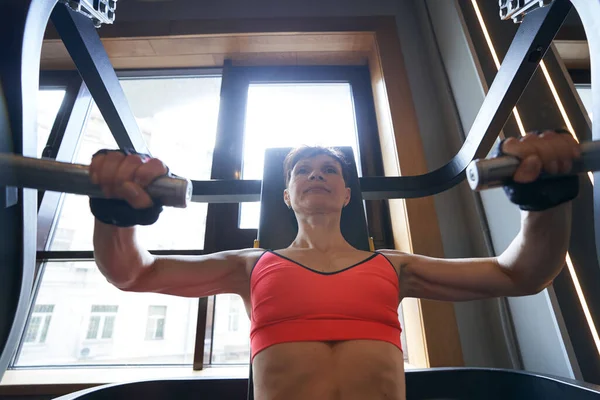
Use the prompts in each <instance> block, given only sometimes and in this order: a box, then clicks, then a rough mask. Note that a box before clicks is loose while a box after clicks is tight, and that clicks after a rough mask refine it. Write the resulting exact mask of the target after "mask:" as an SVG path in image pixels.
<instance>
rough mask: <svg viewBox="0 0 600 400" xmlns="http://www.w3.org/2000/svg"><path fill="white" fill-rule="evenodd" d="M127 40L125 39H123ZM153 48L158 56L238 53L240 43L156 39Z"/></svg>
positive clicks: (230, 38)
mask: <svg viewBox="0 0 600 400" xmlns="http://www.w3.org/2000/svg"><path fill="white" fill-rule="evenodd" d="M122 40H125V39H122ZM151 43H152V47H153V48H154V50H155V51H156V54H158V55H169V56H170V55H183V54H215V53H238V52H239V51H240V50H239V43H238V41H237V38H235V37H233V36H225V37H188V38H160V39H159V38H154V39H151Z"/></svg>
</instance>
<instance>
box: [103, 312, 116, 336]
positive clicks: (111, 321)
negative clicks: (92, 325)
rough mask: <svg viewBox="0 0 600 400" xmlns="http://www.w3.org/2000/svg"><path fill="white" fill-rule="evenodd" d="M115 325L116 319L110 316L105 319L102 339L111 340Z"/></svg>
mask: <svg viewBox="0 0 600 400" xmlns="http://www.w3.org/2000/svg"><path fill="white" fill-rule="evenodd" d="M114 325H115V317H114V316H110V317H106V318H105V319H104V327H103V328H102V339H110V338H112V335H113V327H114Z"/></svg>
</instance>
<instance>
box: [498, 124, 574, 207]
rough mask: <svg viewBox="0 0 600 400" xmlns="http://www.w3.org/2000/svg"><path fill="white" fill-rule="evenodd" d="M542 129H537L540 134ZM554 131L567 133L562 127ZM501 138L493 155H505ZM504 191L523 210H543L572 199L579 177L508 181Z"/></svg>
mask: <svg viewBox="0 0 600 400" xmlns="http://www.w3.org/2000/svg"><path fill="white" fill-rule="evenodd" d="M542 132H543V131H537V132H535V133H536V134H541V133H542ZM554 132H556V133H560V134H569V135H570V132H568V131H566V130H564V129H555V130H554ZM505 140H506V139H504V140H502V141H501V142H500V143H499V144H498V147H497V148H496V150H495V151H494V156H495V157H501V156H506V155H507V154H505V153H504V152H503V151H502V145H503V144H504V141H505ZM503 188H504V192H505V193H506V195H507V196H508V198H509V200H510V201H511V202H512V203H514V204H516V205H518V206H519V208H520V209H521V210H524V211H544V210H547V209H550V208H553V207H556V206H558V205H560V204H563V203H566V202H568V201H571V200H573V199H574V198H576V197H577V195H578V194H579V177H577V176H576V175H573V176H560V177H546V178H544V179H538V180H536V181H533V182H530V183H517V182H514V181H510V182H507V183H505V184H504V186H503Z"/></svg>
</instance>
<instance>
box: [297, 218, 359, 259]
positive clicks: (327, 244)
mask: <svg viewBox="0 0 600 400" xmlns="http://www.w3.org/2000/svg"><path fill="white" fill-rule="evenodd" d="M297 218H298V235H297V236H296V239H295V240H294V242H293V243H292V244H291V246H290V247H292V248H305V249H317V250H320V251H323V252H326V251H330V250H339V249H348V248H351V247H352V246H350V244H349V243H348V242H347V241H346V239H344V236H343V235H342V232H341V230H340V215H339V214H315V215H309V216H302V217H301V216H297Z"/></svg>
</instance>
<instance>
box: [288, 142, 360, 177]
mask: <svg viewBox="0 0 600 400" xmlns="http://www.w3.org/2000/svg"><path fill="white" fill-rule="evenodd" d="M321 154H324V155H326V156H329V157H331V158H333V159H334V160H335V161H337V162H339V163H340V166H341V167H342V177H343V178H344V182H345V183H346V186H347V185H348V177H349V174H348V162H347V161H346V158H345V157H344V154H342V152H341V151H339V150H337V149H335V148H333V147H322V146H303V147H297V148H295V149H293V150H292V151H290V152H289V153H288V155H287V156H286V157H285V160H284V161H283V173H284V177H285V187H288V184H289V183H290V180H291V177H292V170H293V169H294V166H296V164H298V162H299V161H300V160H304V159H306V158H312V157H316V156H319V155H321Z"/></svg>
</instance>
